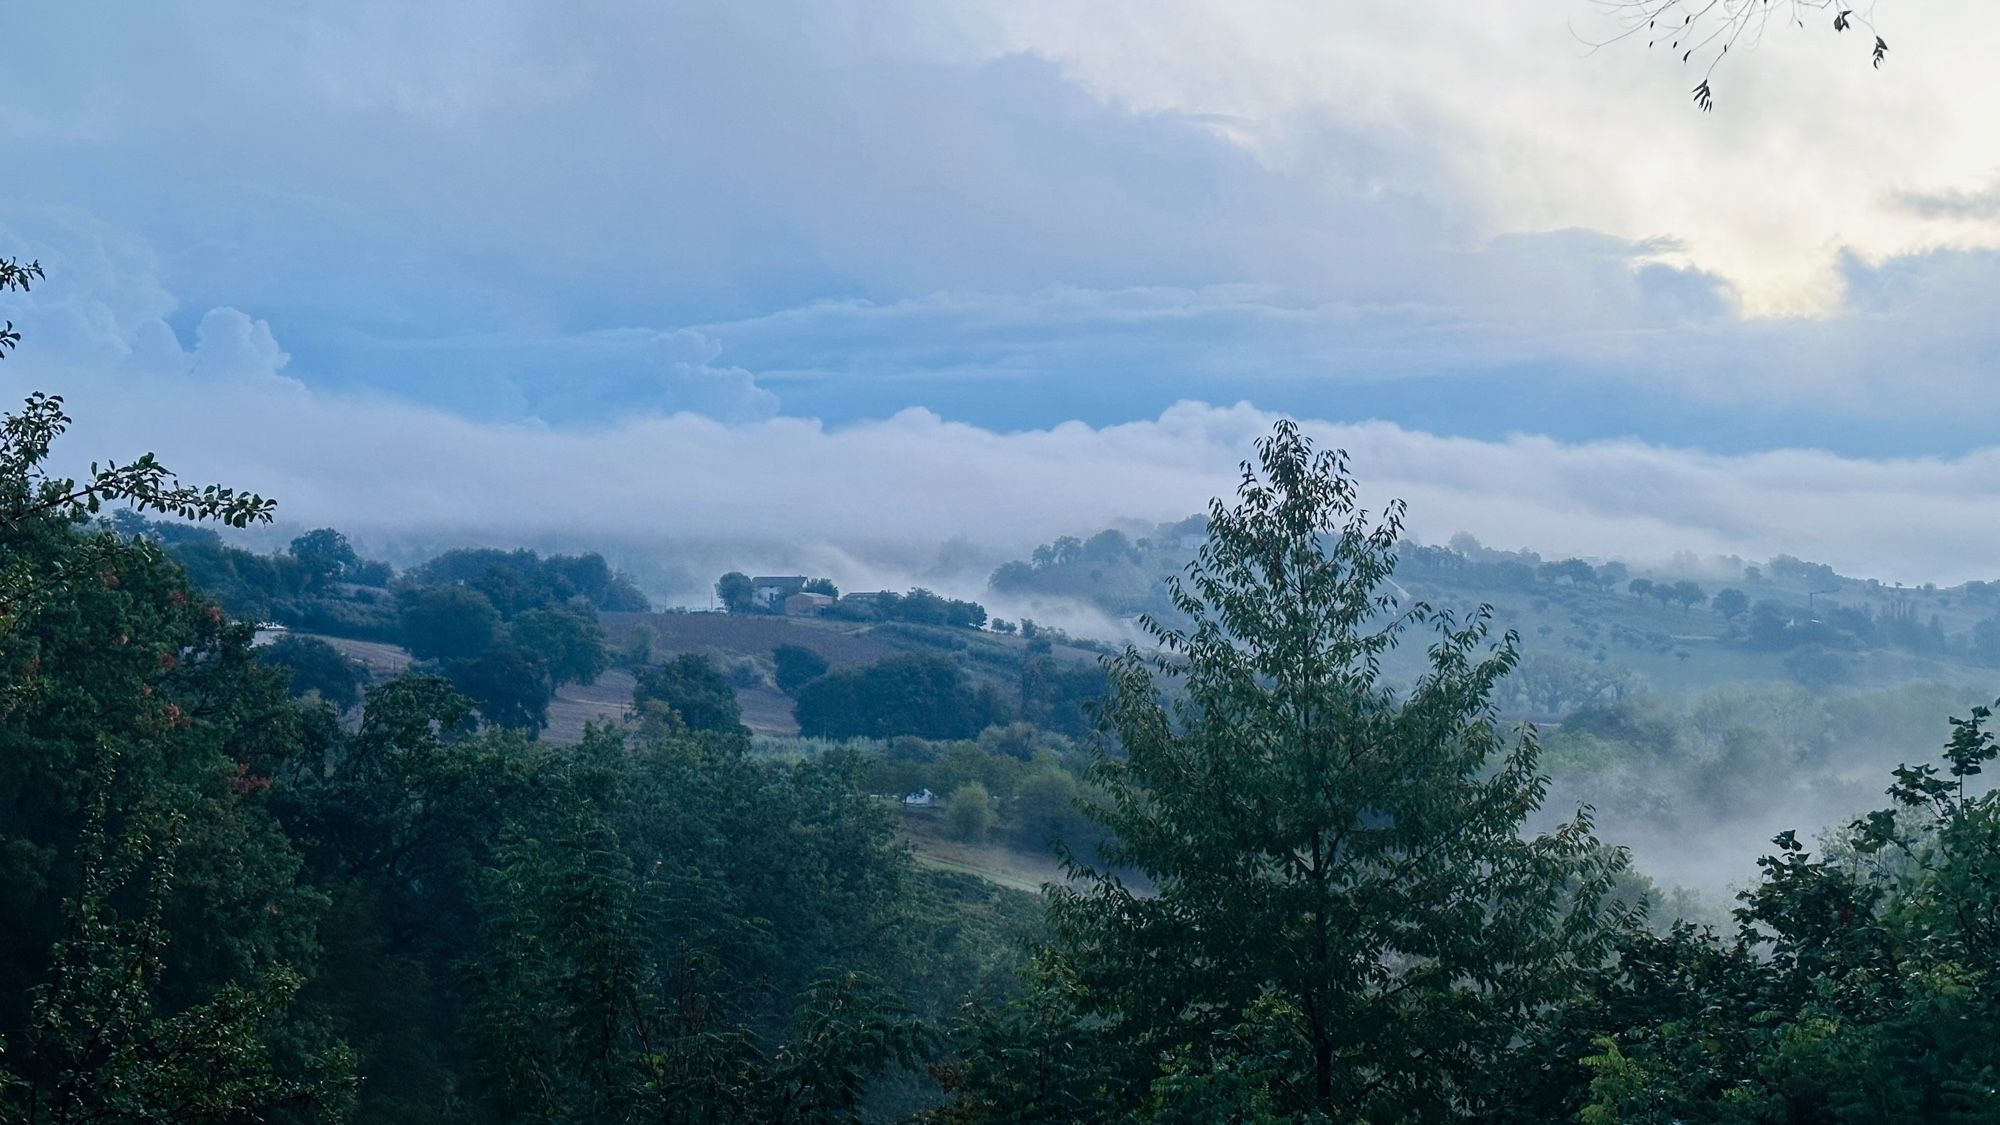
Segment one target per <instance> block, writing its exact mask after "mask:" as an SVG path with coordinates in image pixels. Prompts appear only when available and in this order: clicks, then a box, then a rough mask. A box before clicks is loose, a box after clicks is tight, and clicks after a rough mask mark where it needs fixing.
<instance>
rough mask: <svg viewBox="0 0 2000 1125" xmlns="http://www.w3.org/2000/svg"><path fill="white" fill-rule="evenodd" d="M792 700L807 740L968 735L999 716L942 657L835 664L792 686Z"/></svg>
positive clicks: (993, 695)
mask: <svg viewBox="0 0 2000 1125" xmlns="http://www.w3.org/2000/svg"><path fill="white" fill-rule="evenodd" d="M796 698H797V700H798V702H797V704H796V705H795V706H794V707H793V712H794V714H796V715H797V717H798V721H799V731H800V733H801V734H804V735H805V736H806V737H808V738H893V737H895V736H897V735H904V734H907V735H915V736H917V737H918V738H931V739H954V738H972V737H974V736H976V735H978V733H979V732H980V731H982V730H984V729H986V728H987V727H988V726H990V725H992V724H993V723H995V722H1004V721H1005V719H1006V705H1005V703H1004V702H1003V701H1002V700H1001V699H1000V698H999V696H998V693H997V692H995V691H994V690H993V688H992V687H991V685H981V686H980V687H977V688H975V687H974V686H973V685H972V684H971V683H969V682H968V681H967V680H966V677H965V672H964V670H963V669H961V668H960V667H959V666H958V664H957V663H956V662H954V661H952V660H950V659H949V658H946V657H942V656H930V655H915V654H913V655H909V656H893V657H890V658H889V659H887V660H882V661H878V662H876V663H874V664H869V665H865V666H859V667H853V666H850V667H844V668H836V669H834V670H833V671H831V672H828V673H827V674H825V675H823V676H820V677H819V678H818V679H815V680H813V681H812V682H811V683H808V684H806V685H805V686H803V687H801V688H799V690H798V692H797V693H796Z"/></svg>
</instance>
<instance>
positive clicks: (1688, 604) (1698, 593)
mask: <svg viewBox="0 0 2000 1125" xmlns="http://www.w3.org/2000/svg"><path fill="white" fill-rule="evenodd" d="M1660 589H1661V590H1663V591H1664V592H1663V593H1661V594H1660V595H1659V596H1660V598H1661V600H1662V601H1670V602H1673V603H1674V604H1675V605H1678V606H1680V607H1681V608H1682V609H1693V608H1694V607H1695V606H1698V605H1700V604H1701V603H1703V602H1705V601H1707V600H1708V593H1707V592H1706V591H1704V590H1703V589H1702V588H1701V586H1700V585H1699V584H1698V583H1694V582H1689V581H1687V580H1686V579H1682V580H1681V581H1679V582H1676V583H1674V584H1673V585H1671V586H1666V587H1661V588H1660Z"/></svg>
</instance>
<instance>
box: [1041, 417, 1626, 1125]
mask: <svg viewBox="0 0 2000 1125" xmlns="http://www.w3.org/2000/svg"><path fill="white" fill-rule="evenodd" d="M1258 453H1259V464H1258V465H1256V466H1250V465H1246V466H1245V467H1244V476H1243V482H1242V485H1241V487H1240V489H1239V492H1238V502H1237V504H1236V505H1235V506H1234V507H1229V506H1226V505H1224V504H1223V503H1222V502H1220V501H1218V502H1217V503H1216V504H1215V505H1214V507H1213V509H1212V511H1211V513H1210V517H1209V538H1208V541H1207V543H1206V545H1205V546H1204V547H1203V548H1202V549H1201V552H1200V554H1199V555H1198V556H1197V559H1196V561H1195V562H1194V563H1193V564H1192V565H1191V566H1190V567H1189V571H1188V578H1187V580H1186V582H1184V583H1182V582H1177V583H1176V584H1175V585H1174V587H1173V590H1172V594H1173V598H1174V601H1175V604H1176V606H1177V608H1179V609H1180V611H1181V612H1182V613H1183V614H1185V615H1186V617H1187V618H1188V619H1189V620H1191V621H1192V622H1193V623H1194V624H1193V626H1192V628H1190V629H1187V630H1176V629H1170V628H1166V627H1163V626H1160V625H1157V624H1153V625H1151V626H1150V628H1151V630H1152V632H1153V635H1154V637H1155V639H1156V640H1157V641H1159V650H1158V653H1157V654H1142V653H1140V652H1138V651H1137V650H1129V651H1128V652H1127V653H1126V654H1125V655H1124V656H1123V657H1122V658H1121V659H1119V660H1118V661H1117V662H1116V663H1115V664H1114V665H1113V672H1112V696H1111V699H1110V701H1109V703H1108V705H1107V707H1106V710H1105V721H1106V724H1107V726H1108V727H1109V729H1110V730H1111V732H1112V733H1114V734H1115V735H1116V736H1117V740H1118V745H1119V747H1120V748H1121V749H1122V751H1123V753H1122V754H1120V755H1107V756H1105V757H1104V758H1103V760H1102V761H1101V762H1100V764H1099V766H1098V770H1097V781H1098V784H1099V785H1101V786H1102V787H1103V789H1104V792H1105V794H1106V799H1105V800H1104V801H1103V803H1102V804H1101V805H1100V806H1099V807H1098V808H1097V810H1096V815H1097V817H1098V818H1099V819H1100V820H1101V821H1102V823H1103V824H1104V826H1105V827H1106V828H1108V829H1109V830H1110V831H1111V832H1112V833H1113V834H1115V838H1114V841H1113V842H1112V843H1110V844H1108V845H1107V846H1106V847H1105V848H1104V849H1103V858H1102V862H1096V861H1086V860H1084V859H1083V858H1080V857H1071V859H1070V868H1071V873H1072V875H1073V876H1074V877H1075V878H1076V879H1077V880H1078V882H1077V883H1076V884H1075V885H1073V886H1071V887H1062V888H1056V889H1055V890H1054V892H1053V895H1052V901H1051V907H1050V920H1051V925H1052V927H1053V929H1054V931H1055V934H1056V944H1055V949H1056V951H1057V956H1058V958H1059V960H1060V964H1061V969H1060V971H1059V972H1058V973H1057V974H1055V976H1054V978H1053V979H1057V980H1060V981H1062V982H1063V984H1064V987H1065V988H1067V989H1068V990H1070V992H1071V993H1072V994H1071V995H1070V996H1069V997H1068V998H1067V999H1065V1000H1064V1001H1062V1002H1063V1003H1065V1004H1069V1005H1073V1006H1074V1007H1075V1008H1076V1009H1077V1010H1078V1011H1079V1012H1081V1013H1084V1014H1086V1015H1087V1016H1088V1017H1090V1018H1091V1019H1092V1020H1093V1021H1095V1025H1096V1028H1097V1034H1098V1036H1099V1037H1100V1039H1101V1040H1102V1043H1103V1046H1102V1047H1100V1050H1102V1051H1104V1052H1106V1053H1107V1055H1108V1056H1109V1059H1110V1065H1111V1066H1112V1067H1113V1069H1112V1070H1111V1072H1110V1073H1108V1074H1106V1075H1104V1076H1103V1081H1104V1082H1105V1083H1106V1085H1105V1087H1104V1089H1105V1092H1106V1094H1107V1095H1108V1097H1109V1101H1110V1103H1111V1104H1114V1105H1122V1106H1131V1105H1138V1104H1151V1105H1153V1106H1154V1107H1155V1108H1156V1110H1157V1111H1158V1112H1159V1113H1160V1114H1161V1115H1162V1116H1163V1117H1165V1118H1169V1119H1180V1117H1179V1116H1178V1115H1182V1114H1186V1115H1189V1116H1188V1119H1190V1120H1193V1119H1201V1120H1213V1119H1221V1117H1228V1116H1232V1115H1238V1114H1240V1115H1243V1116H1244V1118H1246V1119H1247V1118H1248V1117H1254V1116H1256V1115H1257V1114H1267V1115H1268V1114H1278V1115H1285V1116H1290V1115H1296V1114H1301V1113H1320V1114H1324V1115H1327V1116H1328V1117H1329V1118H1330V1119H1342V1120H1369V1121H1400V1120H1437V1119H1443V1118H1447V1117H1452V1116H1458V1115H1463V1114H1476V1115H1482V1116H1490V1115H1491V1114H1493V1113H1495V1112H1496V1111H1497V1110H1499V1109H1500V1108H1502V1107H1505V1106H1506V1105H1508V1104H1509V1101H1510V1097H1511V1094H1512V1087H1513V1072H1514V1071H1515V1070H1516V1069H1518V1067H1519V1065H1520V1059H1519V1058H1518V1057H1517V1056H1518V1051H1517V1049H1516V1048H1517V1045H1518V1043H1519V1042H1520V1041H1521V1038H1522V1034H1523V1032H1524V1030H1525V1029H1528V1028H1530V1027H1531V1026H1532V1025H1533V1024H1534V1023H1535V1021H1537V1020H1538V1019H1540V1018H1541V1016H1542V1014H1543V1013H1544V1012H1546V1011H1548V1010H1550V1009H1551V1007H1552V1006H1554V1005H1558V1004H1561V1003H1563V1002H1565V1001H1567V1000H1569V999H1572V998H1573V997H1574V996H1575V995H1576V994H1577V991H1578V989H1579V988H1580V987H1582V986H1583V984H1584V982H1585V981H1587V979H1588V976H1589V973H1590V971H1591V970H1593V969H1594V968H1595V967H1596V966H1597V965H1599V964H1600V963H1601V962H1602V961H1603V960H1604V958H1605V956H1606V954H1607V952H1608V948H1609V947H1608V937H1609V933H1610V927H1609V926H1608V925H1607V918H1606V915H1605V914H1604V913H1603V911H1602V909H1601V903H1602V900H1603V898H1604V895H1605V894H1606V892H1607V891H1608V889H1609V888H1610V886H1611V883H1612V880H1613V878H1614V877H1615V876H1616V875H1617V874H1618V872H1619V870H1620V868H1621V866H1622V857H1621V856H1619V855H1618V854H1616V853H1614V852H1611V851H1609V850H1607V849H1605V848H1602V847H1600V846H1599V845H1598V844H1597V842H1596V840H1595V839H1594V838H1593V837H1592V835H1591V832H1590V828H1589V824H1588V823H1587V821H1585V820H1584V819H1583V818H1582V817H1580V816H1579V817H1578V819H1576V820H1575V821H1573V822H1571V823H1569V824H1566V825H1564V826H1563V827H1562V828H1561V829H1560V830H1559V831H1557V832H1555V833H1553V834H1550V835H1545V836H1537V837H1533V838H1523V837H1522V835H1521V832H1520V829H1521V825H1522V822H1523V819H1524V818H1525V817H1526V815H1527V814H1528V813H1529V812H1531V811H1533V810H1534V809H1535V808H1536V807H1537V806H1538V805H1539V804H1540V801H1541V797H1542V792H1543V787H1544V784H1545V782H1544V779H1543V778H1541V777H1540V776H1539V775H1538V774H1537V773H1536V771H1535V754H1536V746H1535V743H1534V740H1533V738H1532V736H1531V735H1527V734H1524V735H1519V736H1515V737H1513V738H1509V737H1508V736H1507V735H1505V734H1504V733H1503V732H1502V731H1501V730H1500V729H1499V728H1498V726H1497V724H1496V723H1495V721H1494V719H1493V717H1492V713H1491V707H1490V703H1489V700H1490V699H1491V697H1492V694H1493V691H1494V686H1495V684H1496V682H1497V681H1498V680H1499V679H1500V677H1502V676H1503V675H1505V674H1506V672H1507V670H1508V669H1509V668H1510V667H1512V665H1513V663H1514V660H1515V655H1514V642H1513V638H1511V637H1508V638H1505V639H1504V640H1502V641H1501V642H1500V643H1498V644H1497V645H1494V644H1490V643H1489V640H1488V636H1487V631H1486V622H1485V620H1484V618H1483V617H1478V618H1474V619H1473V620H1471V621H1467V622H1463V623H1461V622H1457V621H1454V620H1452V619H1451V618H1450V617H1449V616H1445V615H1433V614H1431V613H1430V612H1429V611H1428V610H1427V609H1426V608H1425V607H1423V606H1421V605H1412V606H1399V605H1397V604H1396V602H1395V601H1394V600H1393V599H1392V598H1390V597H1389V596H1387V595H1386V594H1385V593H1384V592H1382V584H1383V580H1384V579H1385V578H1386V577H1387V576H1388V574H1389V571H1390V568H1391V567H1392V566H1393V562H1394V560H1393V557H1392V555H1391V549H1392V547H1393V545H1394V543H1395V542H1396V538H1397V534H1398V532H1399V530H1400V516H1401V511H1400V508H1392V509H1391V510H1390V511H1389V513H1388V514H1387V516H1386V518H1385V519H1383V520H1382V521H1381V522H1380V523H1377V524H1374V525H1371V524H1370V523H1369V521H1368V518H1367V516H1366V514H1365V513H1363V512H1361V511H1359V510H1358V509H1357V508H1356V506H1355V496H1354V485H1353V481H1352V479H1351V478H1350V477H1349V476H1348V474H1347V472H1346V470H1345V466H1344V464H1343V463H1342V462H1341V460H1340V458H1339V457H1338V455H1336V454H1331V453H1315V451H1314V450H1313V449H1312V447H1311V445H1310V443H1309V442H1308V441H1307V440H1306V439H1305V438H1304V437H1302V436H1301V435H1300V434H1299V433H1298V431H1297V430H1296V429H1295V428H1294V427H1292V426H1291V425H1289V424H1281V425H1280V427H1279V428H1278V430H1277V432H1276V433H1274V434H1273V435H1272V436H1271V437H1270V438H1268V439H1266V440H1265V441H1263V442H1262V443H1260V445H1259V449H1258ZM1421 622H1432V623H1434V624H1435V626H1436V630H1437V632H1436V640H1435V642H1434V643H1433V645H1432V648H1431V667H1430V671H1429V673H1428V674H1427V675H1425V676H1424V678H1423V679H1422V680H1421V681H1420V682H1419V683H1417V684H1416V685H1415V686H1414V687H1413V688H1412V689H1410V690H1409V691H1408V693H1407V694H1399V693H1398V692H1396V691H1394V690H1392V688H1391V687H1390V685H1388V684H1386V683H1383V682H1381V681H1380V678H1379V673H1378V665H1379V661H1380V659H1381V657H1382V655H1383V654H1384V653H1385V652H1386V651H1387V650H1388V648H1389V647H1390V646H1392V645H1394V644H1395V643H1396V642H1397V640H1398V639H1399V638H1400V637H1401V635H1402V634H1403V633H1404V631H1405V630H1407V629H1408V628H1410V627H1411V626H1412V625H1414V624H1417V623H1421ZM1169 687H1172V688H1174V689H1177V690H1176V693H1175V695H1174V697H1173V699H1172V700H1171V701H1169V700H1168V699H1167V698H1165V693H1166V691H1167V689H1168V688H1169ZM1072 1096H1073V1095H1072ZM1050 1108H1051V1109H1053V1107H1050ZM1218 1114H1219V1115H1221V1117H1218V1116H1217V1115H1218Z"/></svg>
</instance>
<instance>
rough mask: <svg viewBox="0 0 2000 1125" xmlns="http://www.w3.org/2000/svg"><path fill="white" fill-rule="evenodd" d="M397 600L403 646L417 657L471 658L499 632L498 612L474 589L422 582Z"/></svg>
mask: <svg viewBox="0 0 2000 1125" xmlns="http://www.w3.org/2000/svg"><path fill="white" fill-rule="evenodd" d="M401 602H402V605H401V607H400V609H399V612H398V615H397V617H398V622H399V624H400V626H401V629H402V633H403V647H405V648H407V649H409V650H410V653H411V655H413V656H415V657H416V658H417V659H419V660H471V659H473V658H474V657H476V656H478V655H479V654H480V653H482V652H485V651H486V649H487V647H488V646H490V645H491V644H493V641H494V639H495V638H496V637H497V636H499V632H500V612H499V611H498V610H496V609H494V608H493V603H492V602H491V601H488V600H487V598H486V595H485V594H482V593H480V592H479V591H478V590H473V589H469V588H467V587H464V586H422V587H419V588H417V589H415V590H405V591H404V592H403V594H402V596H401Z"/></svg>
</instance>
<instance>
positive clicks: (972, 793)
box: [944, 781, 993, 843]
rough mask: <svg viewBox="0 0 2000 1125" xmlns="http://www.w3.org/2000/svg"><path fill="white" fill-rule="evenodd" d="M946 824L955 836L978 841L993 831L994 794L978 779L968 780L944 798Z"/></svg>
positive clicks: (973, 841)
mask: <svg viewBox="0 0 2000 1125" xmlns="http://www.w3.org/2000/svg"><path fill="white" fill-rule="evenodd" d="M944 825H945V828H946V830H947V831H949V832H950V833H951V834H952V835H953V836H956V837H957V838H959V839H961V840H965V841H969V842H972V843H977V842H979V841H981V840H984V839H986V834H987V833H988V832H991V831H993V794H991V793H989V792H987V789H986V787H985V786H984V785H981V784H980V783H978V782H977V781H968V782H966V783H965V784H964V785H961V786H959V787H958V788H956V789H954V790H952V791H951V795H950V796H949V797H946V798H945V800H944Z"/></svg>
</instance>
